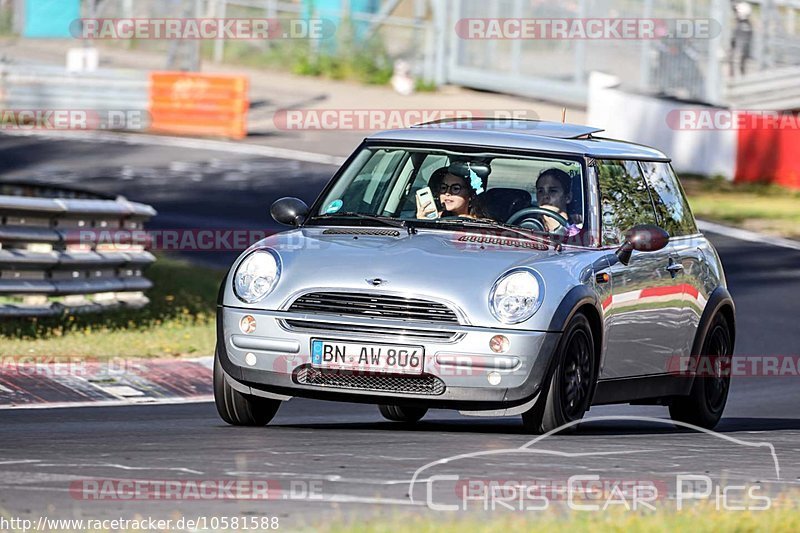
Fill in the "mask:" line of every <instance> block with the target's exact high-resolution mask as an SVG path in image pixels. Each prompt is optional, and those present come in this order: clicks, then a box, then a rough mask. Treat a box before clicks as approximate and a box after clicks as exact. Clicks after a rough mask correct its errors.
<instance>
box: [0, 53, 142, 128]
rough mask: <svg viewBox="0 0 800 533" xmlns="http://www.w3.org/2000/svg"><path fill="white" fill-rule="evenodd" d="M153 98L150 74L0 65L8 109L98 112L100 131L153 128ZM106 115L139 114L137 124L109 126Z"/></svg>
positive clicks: (1, 94)
mask: <svg viewBox="0 0 800 533" xmlns="http://www.w3.org/2000/svg"><path fill="white" fill-rule="evenodd" d="M149 98H150V81H149V77H148V73H147V72H146V71H135V70H123V69H101V70H96V71H93V72H79V73H77V72H76V73H73V72H70V71H68V70H66V69H65V68H64V67H57V66H49V65H16V64H0V101H2V107H3V108H4V109H9V110H69V111H98V112H100V113H98V114H97V118H98V119H100V120H101V123H99V124H97V127H98V128H106V127H113V129H136V130H142V129H146V128H147V127H148V126H149V123H148V122H149V114H148V107H149ZM103 111H115V112H117V111H119V112H136V115H137V120H136V121H134V122H131V123H126V122H125V121H121V122H116V123H114V124H107V123H105V122H103V121H102V120H103V119H108V118H109V116H108V115H104V114H103V113H102V112H103ZM112 118H113V115H112Z"/></svg>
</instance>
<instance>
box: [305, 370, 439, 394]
mask: <svg viewBox="0 0 800 533" xmlns="http://www.w3.org/2000/svg"><path fill="white" fill-rule="evenodd" d="M293 377H294V381H295V382H296V383H298V384H300V385H312V386H315V387H324V388H331V389H349V390H362V391H373V392H393V393H403V394H419V395H424V396H439V395H441V394H444V391H445V388H446V387H445V384H444V382H443V381H442V380H441V379H439V378H437V377H436V376H432V375H430V374H421V375H418V376H416V375H415V376H398V375H392V374H367V373H364V372H348V371H344V370H336V371H329V372H325V371H322V370H318V369H316V368H314V367H312V366H311V365H303V366H301V367H300V368H298V369H297V370H296V371H295V373H294V376H293Z"/></svg>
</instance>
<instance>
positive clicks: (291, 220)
mask: <svg viewBox="0 0 800 533" xmlns="http://www.w3.org/2000/svg"><path fill="white" fill-rule="evenodd" d="M269 214H270V215H272V218H273V219H274V220H275V222H278V223H279V224H284V225H286V226H295V227H297V226H299V225H300V224H302V223H303V222H305V220H306V217H307V216H308V206H307V205H306V203H305V202H304V201H303V200H301V199H299V198H292V197H290V196H289V197H286V198H281V199H279V200H276V201H275V203H274V204H272V207H270V209H269Z"/></svg>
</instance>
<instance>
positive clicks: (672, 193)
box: [640, 162, 705, 357]
mask: <svg viewBox="0 0 800 533" xmlns="http://www.w3.org/2000/svg"><path fill="white" fill-rule="evenodd" d="M640 166H641V169H642V174H643V175H644V178H645V181H646V183H647V186H648V188H649V189H650V195H651V196H652V198H653V205H654V206H655V210H656V218H657V219H658V224H659V226H661V227H662V228H663V229H665V230H666V231H667V233H669V242H670V247H671V248H672V250H671V256H670V257H671V260H672V267H671V269H670V276H671V277H672V278H674V280H675V281H676V282H679V284H680V287H681V290H682V297H683V298H682V308H681V315H680V319H679V320H677V321H676V323H675V324H676V326H677V329H676V330H675V338H676V341H679V343H680V344H679V347H680V352H681V353H680V355H682V356H686V357H688V356H689V355H691V349H692V344H693V343H694V333H695V331H696V329H697V325H698V323H699V321H700V316H701V315H702V313H703V308H704V304H703V298H702V295H703V294H704V292H705V290H704V287H703V279H702V278H703V276H702V273H701V272H702V267H703V261H704V257H703V253H704V252H703V251H702V246H701V245H702V242H701V241H702V236H700V235H699V234H698V231H697V225H696V224H695V221H694V217H693V216H692V212H691V209H690V208H689V203H688V202H687V201H686V196H685V195H684V193H683V189H682V188H681V186H680V183H679V182H678V178H677V176H676V175H675V172H674V171H673V170H672V167H671V166H670V164H669V163H666V162H642V163H640Z"/></svg>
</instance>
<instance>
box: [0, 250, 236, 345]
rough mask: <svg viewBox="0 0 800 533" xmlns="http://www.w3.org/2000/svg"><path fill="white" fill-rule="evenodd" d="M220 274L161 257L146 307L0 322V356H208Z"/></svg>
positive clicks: (149, 274)
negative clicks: (0, 354)
mask: <svg viewBox="0 0 800 533" xmlns="http://www.w3.org/2000/svg"><path fill="white" fill-rule="evenodd" d="M223 275H224V272H222V271H219V270H214V269H209V268H203V267H197V266H194V265H191V264H189V263H187V262H184V261H179V260H176V259H171V258H169V257H164V256H161V257H159V258H158V260H157V261H156V262H155V263H154V264H153V265H152V266H151V267H150V268H149V269H148V270H147V271H146V276H147V277H148V278H149V279H151V280H152V281H153V288H152V289H151V290H150V291H148V293H147V296H148V297H149V298H150V304H149V305H148V306H146V307H144V308H143V309H139V310H134V309H130V310H121V311H112V312H108V313H100V314H83V315H69V316H64V317H53V318H44V319H37V318H28V319H15V320H5V321H3V322H2V323H0V353H2V354H3V356H36V355H41V356H56V357H58V356H69V357H93V358H94V357H96V358H104V357H178V356H184V355H210V354H212V353H213V350H214V342H215V330H214V323H215V307H216V298H217V291H218V289H219V284H220V281H221V279H222V276H223Z"/></svg>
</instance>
